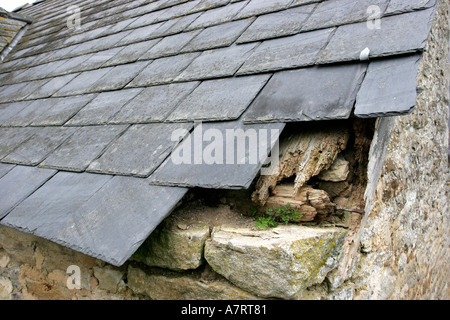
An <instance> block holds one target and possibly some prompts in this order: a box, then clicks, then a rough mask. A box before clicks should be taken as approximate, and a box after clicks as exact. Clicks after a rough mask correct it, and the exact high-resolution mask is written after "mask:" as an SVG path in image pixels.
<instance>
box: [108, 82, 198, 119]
mask: <svg viewBox="0 0 450 320" xmlns="http://www.w3.org/2000/svg"><path fill="white" fill-rule="evenodd" d="M198 84H199V83H198V82H184V83H173V84H169V85H160V86H152V87H148V88H145V89H144V90H142V91H141V92H140V93H139V94H138V95H137V96H136V97H135V98H133V99H132V100H131V101H130V102H129V103H128V104H127V105H126V106H125V107H123V108H122V109H121V110H120V111H119V112H118V113H117V114H116V115H115V116H114V118H113V119H112V120H111V121H110V123H148V122H158V121H163V120H164V119H166V117H167V115H168V114H170V112H171V111H172V110H173V109H174V108H175V107H176V106H177V105H178V103H179V102H180V101H181V100H182V99H184V98H185V97H186V95H188V94H189V93H191V92H192V90H194V88H195V87H196V86H198Z"/></svg>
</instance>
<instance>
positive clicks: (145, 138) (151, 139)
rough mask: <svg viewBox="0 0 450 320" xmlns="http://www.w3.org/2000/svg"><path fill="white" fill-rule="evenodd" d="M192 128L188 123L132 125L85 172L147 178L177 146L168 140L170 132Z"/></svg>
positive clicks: (175, 142) (170, 136)
mask: <svg viewBox="0 0 450 320" xmlns="http://www.w3.org/2000/svg"><path fill="white" fill-rule="evenodd" d="M192 126H193V124H192V123H182V124H178V123H150V124H136V125H132V126H131V127H130V128H129V129H128V130H127V131H126V132H125V133H124V134H123V135H122V136H121V137H120V138H119V139H117V140H116V141H115V142H114V143H113V144H112V145H110V146H109V147H108V149H107V150H106V151H105V152H104V153H103V154H102V156H101V157H99V158H98V159H96V160H94V161H93V162H92V163H91V165H90V166H89V168H88V169H87V171H88V172H97V173H107V174H120V175H133V176H139V177H148V176H149V175H150V174H151V173H152V172H153V171H154V170H155V169H156V168H157V167H158V166H159V165H160V164H161V163H162V162H163V161H164V159H165V158H166V157H167V156H168V155H169V154H170V153H171V151H172V149H173V148H174V147H175V146H176V144H177V143H178V140H176V141H173V140H172V135H173V132H174V131H175V132H176V130H188V131H189V130H190V129H191V128H192Z"/></svg>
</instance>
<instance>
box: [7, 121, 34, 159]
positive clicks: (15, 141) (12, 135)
mask: <svg viewBox="0 0 450 320" xmlns="http://www.w3.org/2000/svg"><path fill="white" fill-rule="evenodd" d="M35 132H36V129H35V128H0V159H2V158H4V157H6V156H7V155H8V154H10V153H11V152H13V151H14V149H16V148H17V147H18V146H20V145H21V144H22V143H23V142H25V141H27V140H28V139H30V138H31V137H32V136H33V134H34V133H35Z"/></svg>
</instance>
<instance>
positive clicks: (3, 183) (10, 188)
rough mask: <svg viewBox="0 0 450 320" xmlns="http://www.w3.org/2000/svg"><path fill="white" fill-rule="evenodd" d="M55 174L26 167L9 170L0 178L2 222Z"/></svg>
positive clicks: (52, 171)
mask: <svg viewBox="0 0 450 320" xmlns="http://www.w3.org/2000/svg"><path fill="white" fill-rule="evenodd" d="M2 166H3V165H2ZM55 173H56V171H54V170H47V169H39V168H34V167H26V166H15V167H14V168H13V169H11V170H9V172H8V173H6V174H5V175H4V176H3V177H1V178H0V220H1V219H2V218H4V217H5V216H6V215H7V214H8V213H9V212H10V211H11V210H12V209H14V207H16V206H17V205H18V204H20V203H21V202H22V201H23V200H25V199H26V198H27V197H28V196H29V195H30V194H32V193H33V192H34V191H35V190H37V189H38V188H39V187H40V186H41V185H43V184H44V183H45V182H46V181H47V180H48V179H50V178H51V177H52V176H53V175H54V174H55Z"/></svg>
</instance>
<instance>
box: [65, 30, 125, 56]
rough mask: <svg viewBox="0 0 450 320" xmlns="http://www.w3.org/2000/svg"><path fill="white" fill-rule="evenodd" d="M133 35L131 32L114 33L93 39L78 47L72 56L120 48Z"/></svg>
mask: <svg viewBox="0 0 450 320" xmlns="http://www.w3.org/2000/svg"><path fill="white" fill-rule="evenodd" d="M130 34H131V31H130V30H127V31H122V32H119V33H114V34H112V35H109V36H106V37H101V38H98V39H93V40H90V41H86V42H83V43H81V44H78V45H76V46H77V47H76V48H75V49H74V50H73V53H72V54H71V56H75V55H81V54H86V53H92V52H98V51H101V50H107V49H111V48H113V47H114V46H120V43H121V41H123V40H124V39H126V38H128V37H129V36H130Z"/></svg>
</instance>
